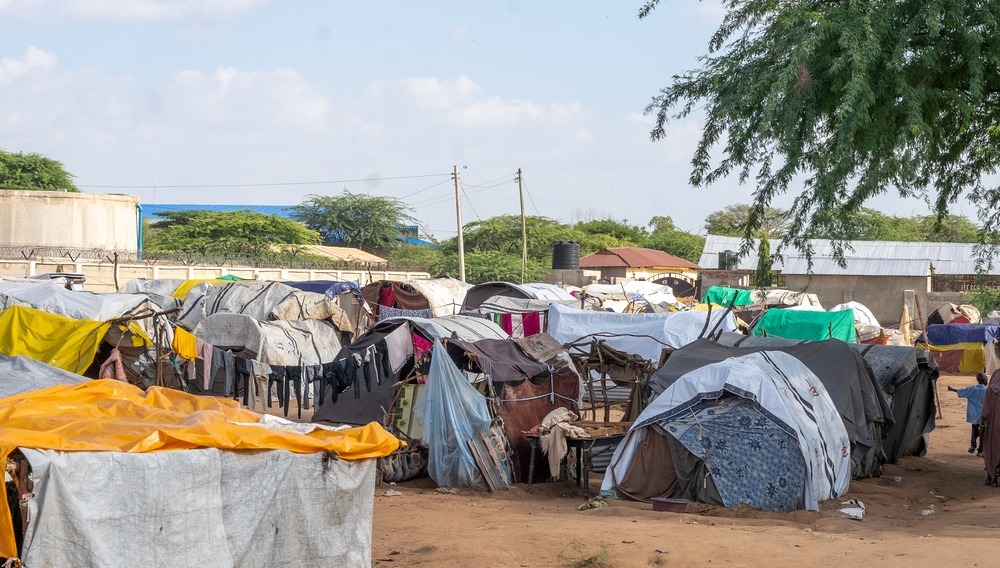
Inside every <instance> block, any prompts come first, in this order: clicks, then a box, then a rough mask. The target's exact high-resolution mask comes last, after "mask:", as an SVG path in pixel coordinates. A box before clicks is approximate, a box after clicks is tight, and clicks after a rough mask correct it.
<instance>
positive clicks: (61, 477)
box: [0, 381, 399, 566]
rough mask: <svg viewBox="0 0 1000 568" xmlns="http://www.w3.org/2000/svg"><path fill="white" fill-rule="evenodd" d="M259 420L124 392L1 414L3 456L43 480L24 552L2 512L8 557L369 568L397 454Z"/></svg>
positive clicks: (22, 400) (359, 435)
mask: <svg viewBox="0 0 1000 568" xmlns="http://www.w3.org/2000/svg"><path fill="white" fill-rule="evenodd" d="M108 408H114V412H108V410H107V409H108ZM53 409H58V411H54V410H53ZM192 417H194V418H192ZM262 420H265V419H264V418H263V417H262V416H261V415H259V414H256V413H253V412H249V411H246V410H242V409H240V408H239V406H238V405H237V404H236V403H235V402H232V401H225V400H219V399H214V398H207V397H197V396H192V395H188V394H185V393H181V392H177V391H172V390H169V389H161V388H156V387H154V388H152V389H150V390H149V391H148V392H143V391H141V390H140V389H137V388H135V387H133V386H131V385H127V384H124V383H121V382H118V381H89V382H86V383H82V384H79V385H57V386H53V387H49V388H46V389H43V390H39V391H33V392H29V393H25V394H20V395H16V396H12V397H7V398H4V399H2V400H0V421H2V422H3V424H4V428H3V429H2V432H0V454H2V457H4V458H7V457H8V456H10V455H11V453H12V452H13V451H14V450H15V449H20V450H21V451H22V452H23V453H24V455H25V457H26V458H27V461H29V462H30V464H31V468H32V470H33V471H34V487H33V489H32V490H31V491H27V490H26V489H27V488H25V491H24V493H27V494H29V495H30V497H29V498H28V501H27V505H28V509H29V516H28V518H29V519H30V521H29V525H28V530H27V533H26V534H25V536H24V544H23V548H22V550H21V551H20V553H19V551H18V550H17V546H16V538H15V535H14V532H13V528H14V527H13V524H12V517H11V514H10V513H11V512H10V511H9V510H4V511H2V513H0V555H3V556H5V557H8V558H13V557H20V558H22V559H23V560H24V564H25V565H28V566H143V565H160V564H163V563H164V559H169V563H170V564H173V563H175V562H176V563H181V564H184V565H199V566H236V565H242V564H246V565H254V566H266V565H274V564H280V565H286V564H288V563H291V564H293V565H296V566H329V565H331V564H349V565H356V566H368V565H370V562H371V559H370V547H371V507H372V495H373V494H374V476H373V475H372V473H373V469H374V462H373V461H372V460H373V459H374V458H378V457H381V456H385V455H388V454H389V453H391V452H393V451H395V450H396V449H397V447H398V445H399V441H398V440H397V439H396V438H394V437H393V436H391V435H390V434H388V433H387V432H386V431H385V430H383V429H382V428H381V427H380V426H378V425H377V424H370V425H367V426H365V427H364V428H355V429H349V430H344V431H338V432H334V431H330V430H326V429H315V428H314V429H312V430H311V431H304V432H300V431H297V430H299V428H300V427H301V425H292V426H281V425H275V426H271V425H268V424H267V423H263V424H262V423H259V422H260V421H262ZM247 450H250V451H247ZM327 452H335V453H336V459H331V458H330V454H328V453H327ZM192 474H194V475H195V477H194V478H193V477H192ZM14 477H15V478H20V475H15V476H14ZM25 477H26V476H25ZM192 479H197V480H198V481H197V482H194V483H193V482H192ZM8 502H9V501H8V499H6V498H4V499H2V503H3V505H2V506H0V508H6V504H7V503H8ZM260 503H268V504H269V505H268V506H267V507H261V506H260ZM95 518H96V519H100V522H95V521H94V519H95Z"/></svg>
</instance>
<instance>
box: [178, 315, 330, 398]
mask: <svg viewBox="0 0 1000 568" xmlns="http://www.w3.org/2000/svg"><path fill="white" fill-rule="evenodd" d="M194 336H195V338H196V339H197V340H200V341H202V342H204V343H205V344H207V345H208V347H209V348H208V352H210V353H211V355H210V356H209V357H210V359H209V360H208V361H206V360H205V357H201V356H200V357H199V358H198V359H196V360H195V361H189V362H187V363H185V364H186V365H188V366H189V367H191V366H193V370H192V369H191V368H188V369H187V370H186V371H185V372H183V373H182V377H187V378H186V379H182V384H183V386H184V388H185V390H190V391H192V392H197V393H202V392H209V393H212V394H216V395H221V396H239V394H240V393H242V395H243V402H244V404H246V405H248V406H253V405H255V403H256V399H257V396H258V395H264V393H266V400H264V401H262V402H264V403H266V404H270V395H271V391H272V389H271V386H272V385H275V384H276V385H277V393H278V402H279V404H281V405H282V406H283V407H284V409H285V414H286V415H287V413H288V410H289V406H290V402H289V401H290V397H289V396H288V393H289V392H293V393H294V396H295V398H296V401H298V403H299V404H300V406H299V408H298V410H299V414H300V415H301V411H302V409H303V408H306V409H308V408H309V401H310V398H313V396H314V394H313V392H314V389H313V383H314V382H319V381H321V380H322V377H323V376H324V375H325V374H326V373H327V372H329V371H330V365H332V363H333V362H334V361H335V359H336V357H337V354H338V353H339V351H340V346H341V343H340V338H339V336H340V333H339V331H338V330H337V328H335V327H334V326H333V325H332V324H330V323H328V322H325V321H321V320H315V319H309V320H294V321H258V320H255V319H253V318H252V317H250V316H245V315H240V314H227V313H219V314H214V315H211V316H208V317H207V318H205V319H204V320H202V322H201V323H199V324H198V327H196V328H195V330H194Z"/></svg>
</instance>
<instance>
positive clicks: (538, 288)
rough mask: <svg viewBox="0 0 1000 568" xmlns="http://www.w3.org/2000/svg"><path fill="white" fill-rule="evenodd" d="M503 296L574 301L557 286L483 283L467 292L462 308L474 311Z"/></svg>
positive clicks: (570, 295) (496, 282)
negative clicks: (485, 303) (488, 301)
mask: <svg viewBox="0 0 1000 568" xmlns="http://www.w3.org/2000/svg"><path fill="white" fill-rule="evenodd" d="M497 296H502V297H505V298H518V299H521V300H552V301H561V300H573V299H574V298H573V295H572V294H570V293H569V292H567V291H566V290H564V289H563V288H562V287H560V286H557V285H555V284H546V283H540V282H539V283H528V284H514V283H512V282H499V281H494V282H483V283H482V284H476V285H475V286H473V287H471V288H469V289H468V291H466V293H465V298H464V300H463V301H462V308H463V309H466V310H474V309H476V308H479V307H480V306H482V304H483V303H484V302H486V301H487V300H490V299H493V298H496V297H497Z"/></svg>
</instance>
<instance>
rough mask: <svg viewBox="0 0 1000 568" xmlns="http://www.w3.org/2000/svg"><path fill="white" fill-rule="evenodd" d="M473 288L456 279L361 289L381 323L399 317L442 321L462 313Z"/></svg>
mask: <svg viewBox="0 0 1000 568" xmlns="http://www.w3.org/2000/svg"><path fill="white" fill-rule="evenodd" d="M469 288H470V285H469V284H466V283H465V282H461V281H459V280H455V279H454V278H435V279H432V280H406V281H402V282H400V281H392V280H380V281H378V282H372V283H371V284H368V285H367V286H365V287H363V288H362V289H361V294H362V295H363V296H364V298H365V301H367V302H368V303H369V304H371V305H372V309H373V310H375V317H377V318H378V319H379V320H381V319H385V318H389V317H396V316H407V317H423V318H429V317H439V316H447V315H455V314H457V313H459V312H460V311H461V307H462V301H463V300H464V299H465V294H466V292H467V290H468V289H469Z"/></svg>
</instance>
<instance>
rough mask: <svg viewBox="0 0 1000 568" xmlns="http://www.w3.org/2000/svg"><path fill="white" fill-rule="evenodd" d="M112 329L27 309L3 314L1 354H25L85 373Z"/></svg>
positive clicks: (0, 314) (104, 324)
mask: <svg viewBox="0 0 1000 568" xmlns="http://www.w3.org/2000/svg"><path fill="white" fill-rule="evenodd" d="M110 326H111V324H110V323H108V322H102V321H94V320H75V319H72V318H68V317H64V316H60V315H56V314H50V313H48V312H43V311H41V310H36V309H33V308H26V307H24V306H11V307H9V308H7V309H6V310H3V312H0V354H2V355H8V356H15V355H25V356H27V357H31V358H32V359H35V360H38V361H41V362H43V363H46V364H49V365H52V366H53V367H58V368H60V369H63V370H65V371H70V372H73V373H78V374H82V373H83V372H84V371H86V370H87V368H88V367H89V366H90V364H91V362H92V361H93V360H94V355H95V354H96V353H97V348H98V346H99V345H100V344H101V340H102V339H104V334H105V333H107V331H108V328H109V327H110Z"/></svg>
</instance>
